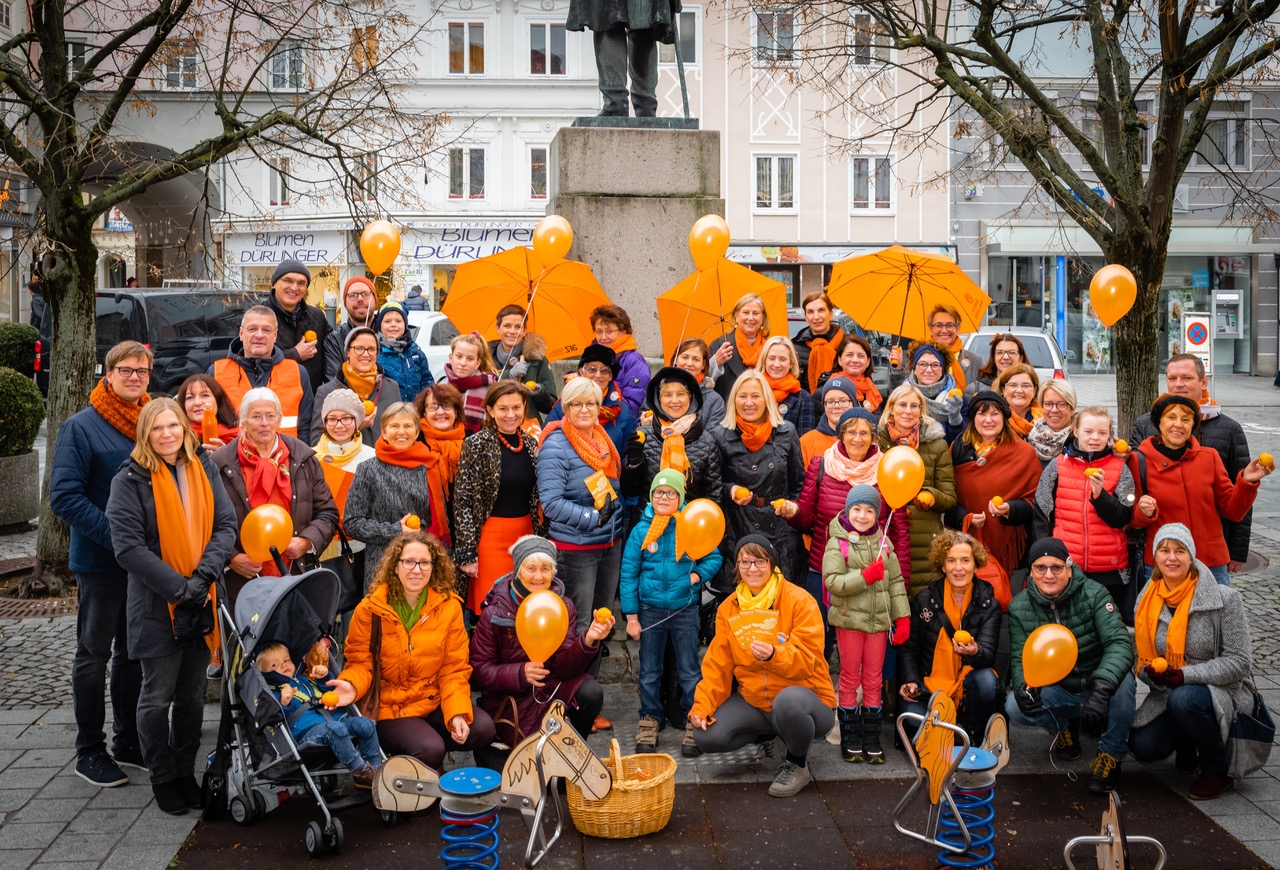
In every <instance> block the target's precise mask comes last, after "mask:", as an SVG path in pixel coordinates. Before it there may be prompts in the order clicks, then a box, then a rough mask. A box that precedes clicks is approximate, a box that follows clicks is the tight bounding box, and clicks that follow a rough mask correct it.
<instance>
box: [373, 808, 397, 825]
mask: <svg viewBox="0 0 1280 870" xmlns="http://www.w3.org/2000/svg"><path fill="white" fill-rule="evenodd" d="M378 818H380V819H382V824H384V825H386V826H387V827H388V828H394V827H395V826H396V825H397V824H399V822H400V820H401V815H400V813H398V812H396V811H395V810H378Z"/></svg>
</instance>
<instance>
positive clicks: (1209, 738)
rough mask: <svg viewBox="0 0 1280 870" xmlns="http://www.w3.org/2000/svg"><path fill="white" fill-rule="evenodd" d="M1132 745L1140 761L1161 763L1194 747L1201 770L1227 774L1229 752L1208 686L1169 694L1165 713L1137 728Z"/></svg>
mask: <svg viewBox="0 0 1280 870" xmlns="http://www.w3.org/2000/svg"><path fill="white" fill-rule="evenodd" d="M1129 745H1130V749H1132V750H1133V757H1134V758H1136V759H1138V760H1139V761H1160V760H1162V759H1165V758H1168V757H1169V756H1170V755H1171V754H1173V753H1174V752H1175V751H1176V750H1178V749H1181V748H1189V747H1192V746H1194V747H1195V749H1196V751H1197V752H1198V753H1199V754H1200V769H1201V770H1203V771H1205V772H1206V773H1226V772H1227V751H1226V749H1225V748H1223V745H1222V732H1221V731H1220V730H1219V729H1218V718H1217V716H1215V715H1214V712H1213V696H1212V695H1211V694H1210V693H1209V687H1208V686H1190V685H1182V686H1179V687H1178V688H1176V689H1174V690H1173V691H1171V692H1169V698H1168V701H1167V703H1166V706H1165V711H1164V712H1163V713H1161V714H1160V715H1159V716H1157V717H1156V718H1155V719H1153V720H1151V721H1150V722H1148V723H1147V724H1146V725H1143V726H1142V727H1141V728H1134V729H1133V733H1132V734H1130V735H1129Z"/></svg>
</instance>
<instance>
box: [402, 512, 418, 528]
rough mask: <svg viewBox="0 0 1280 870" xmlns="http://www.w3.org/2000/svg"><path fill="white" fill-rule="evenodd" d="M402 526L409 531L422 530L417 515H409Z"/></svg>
mask: <svg viewBox="0 0 1280 870" xmlns="http://www.w3.org/2000/svg"><path fill="white" fill-rule="evenodd" d="M404 524H405V525H406V526H408V527H409V528H411V529H420V528H422V520H421V519H419V517H418V515H417V514H409V519H407V520H405V521H404Z"/></svg>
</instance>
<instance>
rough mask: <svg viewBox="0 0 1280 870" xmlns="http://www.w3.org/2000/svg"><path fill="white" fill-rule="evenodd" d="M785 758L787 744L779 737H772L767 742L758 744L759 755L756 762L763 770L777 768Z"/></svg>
mask: <svg viewBox="0 0 1280 870" xmlns="http://www.w3.org/2000/svg"><path fill="white" fill-rule="evenodd" d="M786 760H787V744H786V743H784V742H782V738H781V737H774V738H773V739H772V740H770V741H769V742H768V743H761V744H760V757H759V758H758V759H756V761H757V763H758V764H759V765H760V766H761V767H763V768H764V769H765V770H777V769H778V768H779V767H781V766H782V764H783V762H785V761H786Z"/></svg>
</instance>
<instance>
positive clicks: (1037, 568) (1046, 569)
mask: <svg viewBox="0 0 1280 870" xmlns="http://www.w3.org/2000/svg"><path fill="white" fill-rule="evenodd" d="M1065 570H1067V566H1066V565H1032V566H1031V573H1032V574H1035V575H1037V576H1040V577H1043V576H1045V575H1046V574H1048V575H1049V576H1051V577H1057V576H1058V575H1059V574H1061V573H1062V572H1063V571H1065Z"/></svg>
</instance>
